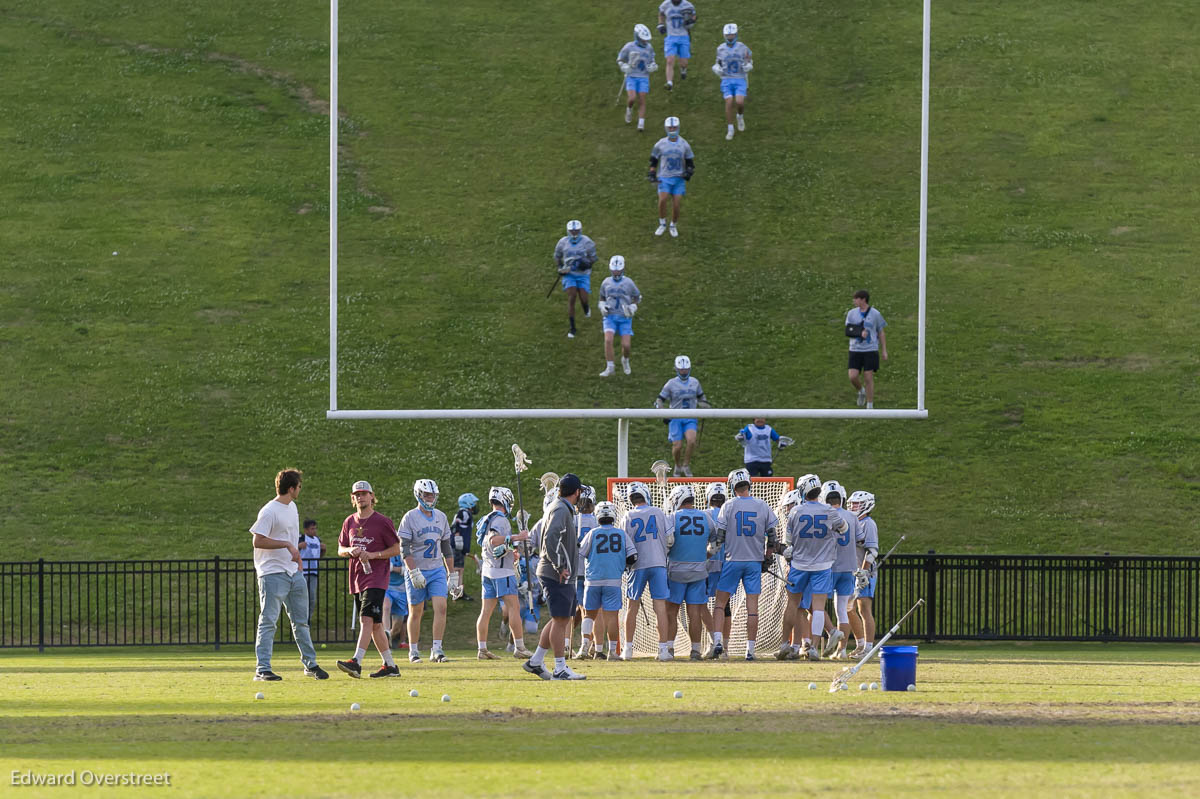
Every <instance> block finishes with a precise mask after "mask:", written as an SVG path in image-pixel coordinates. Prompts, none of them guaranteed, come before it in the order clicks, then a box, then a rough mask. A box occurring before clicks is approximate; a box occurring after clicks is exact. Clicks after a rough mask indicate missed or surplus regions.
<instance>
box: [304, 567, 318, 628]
mask: <svg viewBox="0 0 1200 799" xmlns="http://www.w3.org/2000/svg"><path fill="white" fill-rule="evenodd" d="M304 582H305V583H306V584H307V585H308V619H309V621H312V617H313V611H314V610H316V608H317V586H318V585H319V584H320V575H318V574H317V573H316V572H313V573H312V574H306V575H304Z"/></svg>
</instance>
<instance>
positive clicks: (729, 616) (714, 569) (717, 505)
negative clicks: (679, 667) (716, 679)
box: [704, 483, 733, 660]
mask: <svg viewBox="0 0 1200 799" xmlns="http://www.w3.org/2000/svg"><path fill="white" fill-rule="evenodd" d="M704 496H705V498H706V499H707V500H708V510H707V512H708V515H709V516H710V517H711V518H712V522H713V529H714V530H716V529H717V517H718V516H719V515H720V514H721V506H722V505H724V504H725V498H726V494H725V484H724V483H709V484H708V488H706V489H705V491H704ZM724 564H725V545H724V544H721V545H720V546H718V547H717V548H716V549H715V550H714V551H713V552H712V553H710V554H709V556H708V579H707V580H706V581H705V586H704V588H705V593H706V594H707V596H708V599H709V602H710V605H709V612H710V613H711V614H712V616H713V627H720V628H721V629H719V630H716V631H715V632H713V634H712V639H713V640H712V646H711V647H710V648H709V649H708V651H707V652H705V653H704V659H705V660H711V659H712V658H713V652H715V651H716V648H717V647H718V646H720V647H722V651H724V648H723V647H724V643H725V641H727V640H728V639H729V628H730V627H732V626H733V613H732V611H730V610H729V606H728V605H726V606H725V612H724V613H720V614H719V613H717V583H719V582H720V581H721V567H722V566H723V565H724ZM726 659H728V656H726Z"/></svg>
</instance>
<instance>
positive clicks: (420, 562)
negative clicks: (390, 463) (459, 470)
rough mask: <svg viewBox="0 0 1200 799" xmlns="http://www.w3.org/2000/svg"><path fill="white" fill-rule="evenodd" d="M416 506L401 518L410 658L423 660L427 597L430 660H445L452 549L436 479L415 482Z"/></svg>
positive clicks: (443, 661) (400, 530) (412, 661)
mask: <svg viewBox="0 0 1200 799" xmlns="http://www.w3.org/2000/svg"><path fill="white" fill-rule="evenodd" d="M413 496H414V497H415V498H416V500H417V507H415V508H413V509H412V510H410V511H409V512H408V513H406V514H404V517H403V518H402V519H401V520H400V528H399V533H400V548H401V551H402V552H403V553H404V563H405V564H406V565H407V566H408V577H407V579H406V581H405V588H406V589H407V590H408V661H409V662H410V663H420V662H421V652H420V638H421V617H422V616H424V615H425V600H426V599H429V600H430V601H431V602H432V603H433V647H432V649H431V650H430V658H429V659H430V660H432V661H433V662H434V663H445V662H446V653H445V652H443V651H442V636H443V635H445V633H446V593H447V590H446V572H447V571H448V569H447V568H446V559H447V558H449V557H451V555H453V552H451V550H450V522H448V521H447V520H446V514H444V513H442V512H441V511H440V510H438V509H437V507H436V506H437V499H438V486H437V483H435V482H434V481H433V480H429V479H422V480H417V481H416V482H415V483H413Z"/></svg>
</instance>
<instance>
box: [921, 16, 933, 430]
mask: <svg viewBox="0 0 1200 799" xmlns="http://www.w3.org/2000/svg"><path fill="white" fill-rule="evenodd" d="M932 2H933V0H924V4H923V8H922V13H921V228H920V234H919V236H920V243H919V246H918V252H919V255H918V266H917V272H918V279H917V410H919V411H923V410H925V264H926V255H927V250H926V241H927V237H928V233H929V37H930V4H931V3H932Z"/></svg>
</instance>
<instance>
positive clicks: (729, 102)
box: [712, 22, 754, 141]
mask: <svg viewBox="0 0 1200 799" xmlns="http://www.w3.org/2000/svg"><path fill="white" fill-rule="evenodd" d="M723 33H724V34H725V41H724V42H722V43H721V44H719V45H717V62H716V63H715V64H713V66H712V71H713V74H714V75H716V76H717V77H718V78H720V79H721V95H722V96H723V97H724V98H725V122H726V131H725V140H726V141H729V140H731V139H732V138H733V125H734V120H735V115H734V108H733V107H734V104H735V103H736V104H737V114H736V121H737V129H738V130H745V129H746V120H745V118H744V116H743V115H744V114H745V113H746V86H747V83H748V81H749V77H748V73H749V72H750V71H751V70H752V69H754V54H753V53H751V52H750V48H749V47H747V46H746V45H745V44H743V43H742V42H739V41H738V26H737V25H736V24H734V23H732V22H730V23H729V24H728V25H726V26H725V29H724V31H723Z"/></svg>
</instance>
